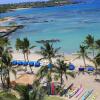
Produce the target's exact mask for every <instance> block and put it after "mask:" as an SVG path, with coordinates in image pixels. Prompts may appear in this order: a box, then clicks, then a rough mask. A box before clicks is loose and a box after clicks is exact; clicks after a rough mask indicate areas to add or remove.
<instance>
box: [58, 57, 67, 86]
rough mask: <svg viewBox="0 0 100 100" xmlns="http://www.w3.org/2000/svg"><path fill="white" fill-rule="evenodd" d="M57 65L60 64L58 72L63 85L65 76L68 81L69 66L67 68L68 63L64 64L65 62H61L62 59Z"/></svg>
mask: <svg viewBox="0 0 100 100" xmlns="http://www.w3.org/2000/svg"><path fill="white" fill-rule="evenodd" d="M57 64H58V67H57V71H58V73H59V75H60V80H61V85H62V84H63V75H65V77H66V79H67V73H66V70H67V66H66V63H64V61H63V60H60V59H58V60H57Z"/></svg>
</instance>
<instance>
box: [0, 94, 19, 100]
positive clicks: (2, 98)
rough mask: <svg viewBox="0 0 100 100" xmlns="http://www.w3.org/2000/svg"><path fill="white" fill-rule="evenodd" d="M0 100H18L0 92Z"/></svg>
mask: <svg viewBox="0 0 100 100" xmlns="http://www.w3.org/2000/svg"><path fill="white" fill-rule="evenodd" d="M0 100H18V99H17V98H16V97H15V96H14V95H12V94H11V93H8V92H0Z"/></svg>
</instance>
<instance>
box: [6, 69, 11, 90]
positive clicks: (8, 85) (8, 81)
mask: <svg viewBox="0 0 100 100" xmlns="http://www.w3.org/2000/svg"><path fill="white" fill-rule="evenodd" d="M7 88H8V89H9V88H10V73H9V70H8V77H7Z"/></svg>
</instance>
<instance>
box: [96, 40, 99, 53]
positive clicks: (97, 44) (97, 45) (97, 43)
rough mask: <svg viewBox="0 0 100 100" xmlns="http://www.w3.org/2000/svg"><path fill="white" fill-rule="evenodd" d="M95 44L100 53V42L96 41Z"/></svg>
mask: <svg viewBox="0 0 100 100" xmlns="http://www.w3.org/2000/svg"><path fill="white" fill-rule="evenodd" d="M95 43H96V49H98V50H99V52H100V40H96V41H95Z"/></svg>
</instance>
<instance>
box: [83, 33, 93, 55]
mask: <svg viewBox="0 0 100 100" xmlns="http://www.w3.org/2000/svg"><path fill="white" fill-rule="evenodd" d="M84 43H85V44H86V46H87V49H90V50H92V53H93V57H94V56H95V53H94V50H95V40H94V37H93V36H92V35H90V34H88V36H87V37H86V39H85V41H84Z"/></svg>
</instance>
